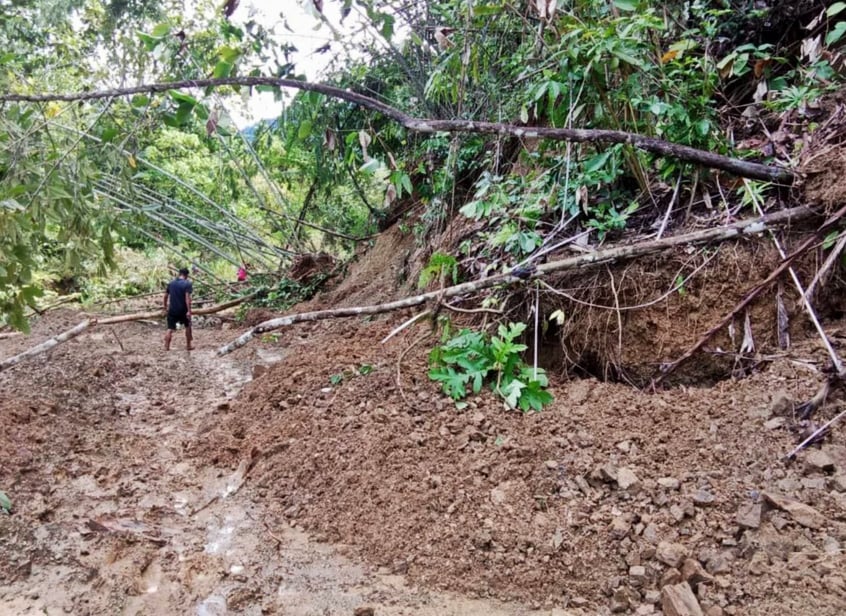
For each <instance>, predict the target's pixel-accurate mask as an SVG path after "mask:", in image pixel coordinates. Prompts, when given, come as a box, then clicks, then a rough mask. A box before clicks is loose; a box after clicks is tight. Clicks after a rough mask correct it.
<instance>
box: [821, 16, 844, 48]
mask: <svg viewBox="0 0 846 616" xmlns="http://www.w3.org/2000/svg"><path fill="white" fill-rule="evenodd" d="M844 34H846V21H838V22H837V24H836V25H835V26H834V28H832V29H831V32H829V33H828V34H826V35H825V44H826V45H834V43H836V42H837V41H839V40H840V39H841V38H843V35H844Z"/></svg>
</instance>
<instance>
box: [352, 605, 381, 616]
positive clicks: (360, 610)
mask: <svg viewBox="0 0 846 616" xmlns="http://www.w3.org/2000/svg"><path fill="white" fill-rule="evenodd" d="M375 614H376V610H375V609H374V608H372V607H370V606H364V605H363V606H361V607H357V608H355V611H354V612H353V616H374V615H375Z"/></svg>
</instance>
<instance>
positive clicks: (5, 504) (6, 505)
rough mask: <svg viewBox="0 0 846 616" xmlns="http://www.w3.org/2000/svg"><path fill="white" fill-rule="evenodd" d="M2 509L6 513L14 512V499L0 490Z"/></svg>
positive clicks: (0, 506)
mask: <svg viewBox="0 0 846 616" xmlns="http://www.w3.org/2000/svg"><path fill="white" fill-rule="evenodd" d="M0 509H2V510H3V511H5V512H6V513H11V512H12V499H10V498H9V496H8V495H7V494H6V493H5V492H4V491H3V490H0Z"/></svg>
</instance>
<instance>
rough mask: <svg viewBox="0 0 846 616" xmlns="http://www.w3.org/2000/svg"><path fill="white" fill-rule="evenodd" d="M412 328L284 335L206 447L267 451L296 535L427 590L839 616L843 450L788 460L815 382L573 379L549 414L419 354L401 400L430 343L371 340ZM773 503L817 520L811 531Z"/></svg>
mask: <svg viewBox="0 0 846 616" xmlns="http://www.w3.org/2000/svg"><path fill="white" fill-rule="evenodd" d="M404 318H407V315H393V316H392V317H391V318H390V319H384V320H382V321H377V322H371V323H363V322H346V323H344V324H343V325H340V324H334V326H330V325H329V324H322V325H321V326H315V327H313V328H311V329H310V330H309V335H308V337H307V339H301V340H299V341H298V340H297V339H296V338H295V337H294V336H293V335H292V334H290V333H289V334H288V335H286V336H285V338H284V339H283V340H282V341H281V343H282V344H283V345H285V346H286V347H288V348H289V351H290V353H289V357H292V358H296V359H295V360H293V359H292V360H291V361H290V362H283V363H281V364H279V365H276V366H274V367H273V368H272V369H271V370H270V371H269V372H267V373H266V374H264V375H263V376H261V378H259V379H258V380H256V381H254V382H253V383H251V384H250V385H249V386H248V387H247V388H246V390H245V391H244V393H243V395H242V397H241V398H240V402H239V404H238V405H237V406H236V408H234V409H233V412H232V413H230V414H229V415H227V420H228V423H224V424H223V425H222V426H220V427H219V428H218V430H216V431H215V432H212V433H210V434H208V435H206V437H205V440H204V442H203V443H202V444H201V445H200V448H199V449H198V450H197V451H196V452H195V453H199V454H202V455H206V456H210V457H212V458H214V459H215V460H216V461H218V462H219V461H220V460H221V449H222V448H224V447H222V446H223V445H224V444H227V443H228V444H230V445H227V447H228V446H231V444H234V443H238V444H240V445H241V455H242V456H247V455H249V453H248V452H251V451H254V448H257V449H258V451H259V452H261V453H259V457H258V462H257V464H256V467H255V469H254V471H253V474H252V477H253V479H252V481H253V482H254V484H253V485H255V487H256V488H257V489H258V490H259V492H261V493H264V494H266V495H267V498H268V499H269V500H270V501H271V502H273V501H275V505H273V506H275V507H276V508H277V509H278V511H279V512H280V514H283V515H284V516H286V517H287V518H288V519H289V520H290V521H291V523H292V524H297V525H300V526H302V527H305V528H307V529H310V530H311V531H313V532H316V533H318V536H319V537H323V538H324V539H326V540H328V541H331V542H341V543H345V544H350V545H352V546H354V547H355V548H357V550H358V551H359V553H360V555H361V556H363V557H364V558H365V559H367V561H369V562H371V563H373V564H375V565H377V566H381V567H384V568H385V569H386V570H387V571H391V572H396V573H407V574H408V576H409V579H410V581H411V583H414V584H421V585H423V586H424V587H435V588H445V589H452V590H456V591H462V592H466V593H470V594H474V595H487V596H494V597H498V598H504V599H508V598H519V599H523V600H527V601H530V602H532V603H534V604H536V605H538V606H544V607H548V608H549V607H553V606H557V607H560V606H568V605H569V606H582V607H587V608H588V609H589V610H590V611H591V613H606V612H607V611H608V610H609V609H613V610H614V611H622V612H626V613H631V612H632V611H634V609H636V608H637V607H639V606H640V605H641V604H649V603H654V602H655V601H657V600H658V597H659V596H660V588H661V586H662V585H663V583H668V582H672V581H674V580H677V579H681V576H682V573H681V572H684V575H685V576H686V577H687V579H688V580H689V581H690V585H691V587H692V588H693V589H694V590H695V593H696V596H697V597H698V601H699V602H700V603H701V604H702V606H703V608H708V607H712V606H713V607H720V608H723V609H725V612H724V613H728V614H732V613H734V614H777V613H778V614H781V613H815V614H816V613H819V614H830V615H832V616H833V615H834V614H840V613H843V610H844V609H846V583H844V580H843V577H842V575H841V573H840V571H842V567H843V566H844V565H846V558H844V556H843V554H842V550H841V549H840V547H839V546H840V545H841V542H842V541H844V540H846V526H845V525H844V521H846V497H844V495H843V493H842V492H840V490H843V489H846V486H844V485H843V479H842V478H841V479H835V478H834V474H835V473H841V474H842V473H844V472H846V447H844V446H843V444H842V443H840V442H839V441H835V444H834V445H826V446H825V447H824V451H825V452H826V453H827V454H828V455H829V456H830V457H831V459H833V460H835V462H834V463H833V466H832V467H826V466H823V467H820V466H818V465H817V466H815V463H813V462H810V461H801V460H800V462H799V463H798V464H796V465H795V466H792V467H790V466H785V465H784V463H783V460H782V457H783V455H784V453H785V452H786V451H788V450H789V449H790V448H791V447H792V446H793V444H794V443H795V440H794V436H793V435H792V434H791V433H790V432H789V431H787V430H786V429H785V426H787V425H788V424H789V422H790V419H791V412H790V408H791V407H790V405H789V404H786V403H785V401H784V400H785V398H789V399H791V400H805V399H807V398H808V397H809V396H810V395H811V394H812V393H813V392H814V391H815V390H816V387H817V386H818V376H817V374H815V373H814V372H813V371H812V370H809V369H808V368H806V367H803V366H801V365H800V364H798V363H793V362H791V361H789V360H787V359H782V360H780V361H776V362H773V363H772V364H770V365H769V369H767V370H766V371H763V372H759V373H756V374H755V375H753V376H752V377H750V378H748V379H745V380H742V381H725V382H722V383H720V384H719V386H717V387H714V388H710V389H695V388H682V389H676V390H672V391H665V392H659V393H657V394H654V395H650V394H646V393H642V392H638V391H636V390H633V389H631V388H630V387H628V386H624V385H619V384H610V383H600V382H597V381H596V380H579V381H573V382H570V383H564V384H561V385H559V386H557V387H555V388H553V392H554V394H555V397H556V401H555V403H554V404H553V405H551V406H550V407H549V408H548V409H547V410H545V411H544V412H542V413H538V414H531V415H522V414H519V413H515V412H506V411H505V410H504V409H503V408H502V405H501V403H500V402H498V401H497V400H495V399H494V398H493V397H492V396H490V395H483V396H481V397H477V398H475V399H472V400H471V402H470V404H469V407H468V408H467V409H466V410H465V411H464V412H459V411H457V410H456V409H455V408H454V406H453V405H452V403H451V402H450V401H448V400H446V399H445V398H444V397H443V396H442V395H441V394H440V393H439V392H438V391H437V389H436V387H435V386H434V385H433V384H432V383H430V382H429V381H428V380H427V379H426V377H425V366H426V358H425V349H423V348H422V347H424V346H426V345H420V347H421V348H420V349H418V350H416V351H412V352H411V353H409V354H408V355H407V356H406V358H405V360H404V364H403V370H402V372H401V375H402V382H403V387H404V389H403V393H404V396H403V395H402V394H401V393H400V391H399V390H398V388H397V386H396V375H397V366H396V354H397V353H399V352H401V351H402V350H403V349H405V348H406V346H407V345H408V344H409V342H410V341H411V340H412V339H414V338H416V337H417V336H418V335H419V332H420V331H422V330H417V331H414V332H408V333H407V336H406V337H405V339H403V335H401V336H398V337H397V338H398V339H395V340H394V341H392V343H391V344H390V345H389V346H388V347H387V348H382V347H374V345H373V340H378V339H380V338H381V337H382V336H383V335H384V334H385V333H386V332H387V331H389V330H390V328H391V326H395V325H396V324H398V323H399V322H401V321H402V320H403V319H404ZM431 340H432V342H433V343H434V340H435V339H434V338H432V339H431ZM362 366H369V367H372V368H373V370H372V372H369V373H368V371H366V370H362V369H361V368H362ZM363 373H366V374H363ZM333 375H336V376H335V378H334V379H333V378H332V377H333ZM332 381H335V382H336V384H335V385H331V383H332ZM231 462H232V463H233V465H234V464H235V463H236V462H237V459H236V458H233V459H232V460H231ZM764 492H767V493H773V494H781V495H787V496H789V497H791V498H794V499H796V500H798V501H801V502H803V503H805V504H807V505H808V506H810V507H812V508H813V511H814V512H815V514H816V515H815V517H813V520H812V523H810V527H807V526H808V524H809V523H808V521H807V520H804V521H802V520H800V519H798V518H795V517H793V516H792V515H791V514H790V513H788V512H786V511H779V510H778V509H775V508H773V507H772V505H766V504H765V503H764V500H763V498H762V493H764ZM757 505H761V508H760V509H757ZM750 509H751V511H752V513H751V514H750V515H751V517H744V515H746V513H745V512H748V511H749V510H750ZM756 511H757V513H758V514H759V515H760V518H758V517H756ZM739 515H740V516H741V517H740V519H741V520H742V523H739V522H738V516H739ZM803 524H804V526H803ZM835 547H836V549H835ZM686 559H687V560H686ZM683 565H684V566H683ZM662 580H663V582H662ZM714 613H716V612H714Z"/></svg>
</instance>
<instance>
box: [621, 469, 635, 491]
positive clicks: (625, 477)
mask: <svg viewBox="0 0 846 616" xmlns="http://www.w3.org/2000/svg"><path fill="white" fill-rule="evenodd" d="M617 485H618V486H620V489H621V490H629V489H636V488H638V487H639V486H640V480H639V479H638V478H637V475H635V474H634V471H632V470H631V469H630V468H626V467H625V466H624V467H621V468H620V469H618V470H617Z"/></svg>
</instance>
